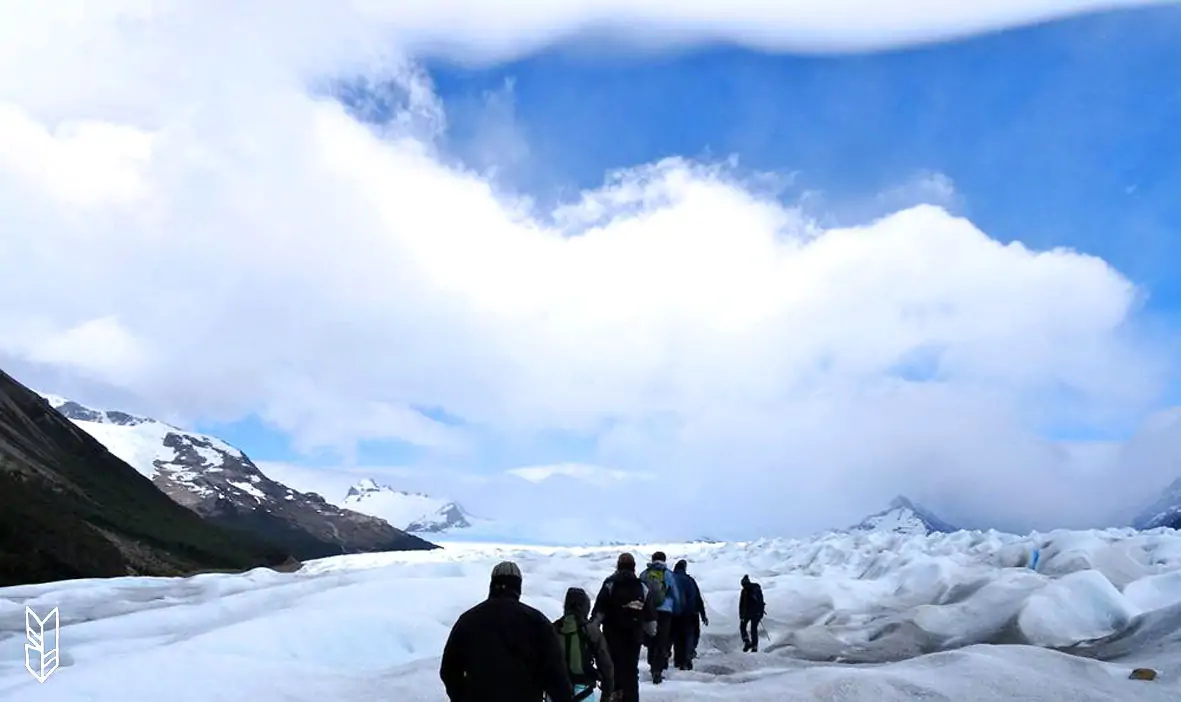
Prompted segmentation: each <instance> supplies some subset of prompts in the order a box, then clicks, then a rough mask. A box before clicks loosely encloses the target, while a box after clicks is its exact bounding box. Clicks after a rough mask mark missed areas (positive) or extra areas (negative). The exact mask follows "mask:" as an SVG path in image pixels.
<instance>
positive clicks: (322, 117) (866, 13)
mask: <svg viewBox="0 0 1181 702" xmlns="http://www.w3.org/2000/svg"><path fill="white" fill-rule="evenodd" d="M405 5H406V3H394V2H378V1H377V0H370V1H364V0H356V1H355V2H313V1H312V0H301V1H297V2H291V3H283V4H280V3H276V2H264V1H258V2H239V3H234V4H232V5H231V4H230V3H220V2H209V3H199V4H198V3H184V2H155V3H147V2H142V1H140V0H121V1H119V2H109V3H105V4H104V5H102V6H101V7H100V8H95V7H93V6H89V7H86V8H85V10H83V9H82V5H81V4H80V3H76V2H61V3H53V4H49V3H45V4H43V6H37V7H34V6H33V5H28V6H27V7H21V8H16V7H15V6H13V7H7V6H6V7H4V8H3V9H0V208H2V211H3V212H4V213H5V233H4V235H3V239H2V240H0V241H2V244H0V272H2V275H0V330H2V331H0V368H4V369H5V370H6V371H8V372H10V373H12V374H13V375H15V376H16V377H17V378H18V379H20V380H22V381H23V382H25V383H26V384H28V385H30V386H33V387H36V388H37V389H39V390H42V391H46V392H54V393H57V394H61V395H65V396H68V397H72V398H74V399H78V400H80V401H83V402H85V403H87V404H90V405H93V406H102V407H110V408H118V409H123V410H126V411H135V412H141V413H144V414H149V415H151V416H154V417H158V418H160V419H163V420H166V421H171V422H174V423H177V424H179V425H181V426H186V427H194V428H197V429H199V430H201V431H206V432H208V433H212V434H215V435H217V436H219V437H221V438H224V439H225V440H227V441H229V442H231V443H233V444H235V445H236V446H238V447H240V448H242V449H243V450H245V451H246V452H247V453H248V454H249V455H251V456H252V457H253V458H254V459H255V460H256V461H258V462H259V463H260V465H262V466H263V467H264V470H266V471H267V472H268V474H272V475H274V476H275V477H277V478H279V479H281V480H289V481H290V482H291V483H292V484H293V485H294V486H296V487H298V488H301V489H317V490H318V491H322V492H325V493H326V494H328V495H329V497H340V496H342V495H343V492H344V490H345V489H347V487H348V485H349V484H351V483H352V482H354V481H355V480H356V479H358V478H359V477H363V476H364V477H368V476H372V477H376V478H379V479H381V480H383V481H384V482H389V483H391V484H394V485H396V486H398V487H405V488H409V489H418V490H424V491H428V492H431V493H433V494H439V495H441V496H446V497H450V498H452V499H459V500H461V501H463V502H464V503H465V505H466V506H468V508H469V509H471V510H472V511H473V512H478V513H482V514H485V515H490V516H494V517H499V516H505V515H514V516H517V517H518V518H519V517H520V515H522V514H535V513H536V514H540V513H562V512H564V511H569V510H570V509H571V505H577V507H576V509H578V510H580V512H581V513H584V514H587V515H594V518H596V519H598V518H607V517H613V518H614V517H629V518H634V519H636V520H637V521H638V522H642V523H643V525H644V526H643V528H645V529H649V530H652V531H653V532H654V533H653V534H652V536H656V537H666V536H675V537H683V536H698V535H704V534H708V535H710V536H714V537H718V538H745V537H751V536H754V535H763V534H784V535H792V534H802V533H808V532H811V531H815V530H818V529H823V528H827V527H832V526H841V525H844V524H848V523H852V522H855V521H857V520H859V519H860V517H861V516H863V515H864V514H865V513H866V512H868V511H873V510H875V509H878V508H880V507H881V506H884V504H885V502H886V501H888V500H889V499H890V498H891V497H892V496H893V495H895V494H898V493H905V494H907V495H909V496H910V497H912V498H914V499H916V500H918V501H920V502H923V503H925V504H927V505H928V506H930V507H932V508H933V509H935V510H936V511H938V512H939V513H940V514H942V515H943V516H944V517H945V518H947V519H949V520H951V521H955V522H958V523H960V524H964V525H967V526H997V527H999V528H1006V529H1012V530H1017V531H1020V530H1025V529H1029V528H1050V527H1054V526H1090V525H1097V524H1106V523H1112V522H1113V521H1115V522H1118V521H1119V520H1126V519H1127V518H1128V516H1129V515H1130V512H1131V511H1134V508H1135V507H1136V506H1138V505H1141V504H1145V503H1147V502H1151V501H1152V499H1153V498H1154V497H1155V496H1156V494H1157V493H1158V492H1159V490H1160V489H1161V488H1162V487H1163V486H1164V485H1165V484H1167V483H1168V482H1170V481H1171V480H1172V479H1173V478H1175V477H1178V476H1181V463H1179V460H1178V459H1177V458H1176V457H1177V456H1181V411H1179V410H1178V409H1177V407H1178V406H1179V405H1181V384H1179V383H1178V377H1177V368H1176V363H1175V361H1174V359H1175V358H1177V352H1178V343H1177V342H1178V333H1179V332H1181V274H1179V273H1178V267H1177V265H1176V263H1175V262H1176V261H1178V260H1181V236H1179V235H1178V227H1179V225H1181V203H1179V202H1178V200H1177V198H1176V197H1175V195H1173V194H1175V193H1176V192H1181V158H1179V156H1181V135H1179V133H1178V131H1177V130H1176V128H1175V126H1173V125H1176V124H1178V123H1181V90H1179V89H1178V88H1177V85H1176V81H1175V79H1174V78H1173V77H1175V76H1176V75H1179V74H1181V48H1179V47H1177V46H1176V45H1175V42H1174V41H1173V40H1172V37H1175V36H1176V35H1177V32H1178V30H1181V7H1178V6H1177V5H1176V4H1174V3H1145V2H1114V1H1112V2H1097V1H1096V2H1087V3H1078V2H1074V3H1066V2H1058V1H1056V0H1040V1H1039V2H1029V1H1025V2H1017V1H1016V0H1008V1H1006V2H994V3H990V4H989V6H988V7H987V8H976V7H967V6H964V7H958V6H957V7H949V6H948V5H947V4H946V3H936V2H927V1H921V0H911V1H910V2H906V3H901V4H895V5H892V6H891V7H890V9H889V10H886V9H884V8H882V7H880V6H875V4H873V3H868V2H858V1H857V0H840V1H835V0H834V2H829V3H825V4H824V5H823V6H822V7H818V6H816V5H815V4H814V3H813V4H809V3H802V2H800V3H785V4H784V5H785V6H784V7H783V8H782V9H781V10H779V11H777V14H775V15H768V14H767V13H766V12H765V11H764V10H762V9H761V7H760V6H761V3H756V2H754V1H753V0H732V1H731V2H728V3H724V4H717V3H713V4H711V3H705V2H704V1H698V2H684V1H682V2H677V3H672V2H660V1H657V0H652V1H650V2H638V1H637V0H631V1H629V2H627V3H623V2H622V1H618V2H616V1H615V0H600V1H599V2H594V3H592V2H590V0H580V1H579V2H568V3H561V4H549V5H544V6H543V5H542V4H540V3H524V2H523V3H520V4H517V5H514V6H512V7H511V8H508V9H506V8H505V7H504V6H503V3H501V4H496V3H491V2H485V1H482V0H466V1H465V2H458V1H454V2H436V3H431V4H421V6H420V7H418V8H417V9H408V8H407V7H405ZM1149 5H1152V6H1151V7H1150V6H1149ZM455 17H462V18H463V19H462V20H458V21H457V20H456V19H455ZM546 466H549V467H550V468H549V469H548V471H547V470H541V471H537V470H534V471H531V472H530V471H526V473H525V474H528V475H532V476H534V477H535V478H536V477H537V475H538V474H543V475H544V474H552V475H554V477H552V478H549V479H543V480H525V479H523V478H521V477H520V476H521V475H522V473H521V472H520V470H519V469H521V468H538V467H546ZM510 471H516V472H515V473H514V472H510ZM334 492H335V493H340V494H339V495H333V494H332V493H334Z"/></svg>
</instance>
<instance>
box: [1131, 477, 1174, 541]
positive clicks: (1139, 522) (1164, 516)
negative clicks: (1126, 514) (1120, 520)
mask: <svg viewBox="0 0 1181 702" xmlns="http://www.w3.org/2000/svg"><path fill="white" fill-rule="evenodd" d="M1132 527H1133V528H1135V529H1141V530H1148V529H1159V528H1161V527H1165V528H1167V529H1178V528H1181V478H1178V479H1177V480H1174V481H1173V482H1172V484H1171V485H1169V486H1168V487H1167V488H1165V490H1164V492H1163V493H1161V496H1160V498H1159V499H1157V501H1156V502H1153V503H1152V504H1151V505H1148V506H1147V507H1145V508H1144V510H1143V511H1142V512H1141V513H1140V514H1139V515H1137V516H1136V518H1135V519H1133V520H1132Z"/></svg>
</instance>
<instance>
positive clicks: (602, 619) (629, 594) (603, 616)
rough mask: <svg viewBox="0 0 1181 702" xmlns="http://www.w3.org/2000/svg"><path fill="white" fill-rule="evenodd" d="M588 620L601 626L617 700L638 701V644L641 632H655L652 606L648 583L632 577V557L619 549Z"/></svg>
mask: <svg viewBox="0 0 1181 702" xmlns="http://www.w3.org/2000/svg"><path fill="white" fill-rule="evenodd" d="M591 614H592V620H593V621H594V622H595V623H596V624H601V625H602V627H603V638H604V639H606V640H607V651H608V653H609V655H610V656H611V663H612V665H613V667H614V668H615V697H616V699H617V700H618V702H639V699H640V646H641V645H642V644H643V642H644V637H645V636H653V635H655V633H656V610H655V608H654V607H653V605H652V601H651V599H650V598H649V597H648V587H647V586H646V585H644V583H643V582H641V581H640V579H639V578H638V577H636V559H635V557H634V556H632V555H631V554H630V553H622V554H620V556H619V559H618V560H617V561H616V562H615V572H614V573H613V574H611V575H610V576H608V577H607V579H606V580H604V581H603V586H602V587H601V588H600V589H599V594H598V595H597V596H596V597H595V606H594V608H593V609H592V610H591Z"/></svg>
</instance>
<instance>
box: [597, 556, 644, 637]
mask: <svg viewBox="0 0 1181 702" xmlns="http://www.w3.org/2000/svg"><path fill="white" fill-rule="evenodd" d="M591 613H592V618H593V619H594V621H595V622H596V623H600V624H602V627H603V633H604V634H605V635H607V636H608V637H619V638H621V639H622V638H624V637H634V638H635V640H636V642H640V641H643V640H644V637H645V635H647V636H653V635H655V633H656V607H655V605H654V604H653V602H652V598H651V597H650V596H649V592H648V586H647V585H645V584H644V583H643V581H642V580H640V579H639V577H637V576H636V574H635V573H633V572H631V571H625V570H617V571H615V573H614V574H612V575H610V576H609V577H608V578H607V579H606V580H604V581H603V586H602V587H601V588H599V594H598V595H597V596H596V597H595V606H594V608H593V609H592V610H591Z"/></svg>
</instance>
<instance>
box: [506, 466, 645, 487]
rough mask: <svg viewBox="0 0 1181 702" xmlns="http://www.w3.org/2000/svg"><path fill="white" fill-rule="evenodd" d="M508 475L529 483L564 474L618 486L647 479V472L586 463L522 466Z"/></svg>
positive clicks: (596, 483) (591, 482) (591, 481)
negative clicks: (612, 468)
mask: <svg viewBox="0 0 1181 702" xmlns="http://www.w3.org/2000/svg"><path fill="white" fill-rule="evenodd" d="M506 472H507V473H508V474H509V475H515V476H517V477H518V478H524V479H525V480H528V481H529V482H531V483H541V482H545V481H546V480H549V479H550V478H553V477H554V476H558V475H564V476H568V477H571V478H577V479H578V480H581V481H583V482H586V483H589V484H592V485H598V486H604V487H606V486H618V485H619V484H620V483H623V482H626V481H630V480H648V479H651V477H652V476H651V475H649V474H647V473H631V472H628V471H625V470H611V469H610V468H604V467H602V466H592V465H589V464H586V463H554V464H550V465H541V466H523V467H521V468H511V469H509V470H508V471H506Z"/></svg>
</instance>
